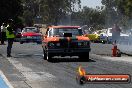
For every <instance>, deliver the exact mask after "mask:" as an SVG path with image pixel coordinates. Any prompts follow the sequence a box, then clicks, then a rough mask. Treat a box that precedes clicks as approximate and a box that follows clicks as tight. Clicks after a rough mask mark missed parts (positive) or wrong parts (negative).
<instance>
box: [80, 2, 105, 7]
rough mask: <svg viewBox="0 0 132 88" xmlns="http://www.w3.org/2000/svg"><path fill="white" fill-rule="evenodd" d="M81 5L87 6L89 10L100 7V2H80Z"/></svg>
mask: <svg viewBox="0 0 132 88" xmlns="http://www.w3.org/2000/svg"><path fill="white" fill-rule="evenodd" d="M81 5H82V7H83V6H88V7H91V8H96V6H101V5H102V4H101V0H81Z"/></svg>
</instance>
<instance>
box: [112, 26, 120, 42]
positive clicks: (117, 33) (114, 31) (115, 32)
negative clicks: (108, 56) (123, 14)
mask: <svg viewBox="0 0 132 88" xmlns="http://www.w3.org/2000/svg"><path fill="white" fill-rule="evenodd" d="M120 32H121V29H120V28H119V26H118V25H117V24H114V26H113V27H112V42H117V41H118V40H119V39H120Z"/></svg>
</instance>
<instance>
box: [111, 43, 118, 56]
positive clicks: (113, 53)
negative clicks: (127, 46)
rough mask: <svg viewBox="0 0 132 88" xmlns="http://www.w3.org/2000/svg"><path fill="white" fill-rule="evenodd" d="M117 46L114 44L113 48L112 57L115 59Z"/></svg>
mask: <svg viewBox="0 0 132 88" xmlns="http://www.w3.org/2000/svg"><path fill="white" fill-rule="evenodd" d="M117 51H118V49H117V45H116V44H113V48H112V56H113V57H117Z"/></svg>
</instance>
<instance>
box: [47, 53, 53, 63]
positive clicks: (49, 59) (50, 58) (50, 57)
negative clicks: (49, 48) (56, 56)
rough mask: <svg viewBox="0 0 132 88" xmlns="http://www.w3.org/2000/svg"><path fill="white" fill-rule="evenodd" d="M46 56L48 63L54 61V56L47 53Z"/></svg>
mask: <svg viewBox="0 0 132 88" xmlns="http://www.w3.org/2000/svg"><path fill="white" fill-rule="evenodd" d="M46 56H47V57H46V59H47V61H49V62H51V61H53V59H52V57H53V55H52V54H49V53H47V55H46Z"/></svg>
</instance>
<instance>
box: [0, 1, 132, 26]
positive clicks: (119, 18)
mask: <svg viewBox="0 0 132 88" xmlns="http://www.w3.org/2000/svg"><path fill="white" fill-rule="evenodd" d="M102 4H103V6H102V7H98V6H97V8H94V9H93V8H89V7H86V6H85V7H83V8H81V0H1V1H0V24H1V23H2V22H4V21H6V20H7V19H14V20H15V22H16V24H17V25H22V24H24V25H29V26H30V25H33V24H34V23H45V24H49V23H51V24H57V23H58V22H60V20H61V18H63V19H64V20H65V19H66V18H69V20H70V21H71V23H73V24H79V25H88V26H93V27H97V28H100V27H109V26H111V25H112V24H113V23H119V24H121V25H123V26H124V27H127V26H130V24H131V22H132V20H131V18H132V1H131V0H102ZM76 9H77V10H76ZM76 22H77V23H76Z"/></svg>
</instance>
